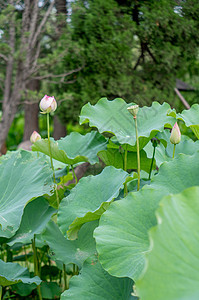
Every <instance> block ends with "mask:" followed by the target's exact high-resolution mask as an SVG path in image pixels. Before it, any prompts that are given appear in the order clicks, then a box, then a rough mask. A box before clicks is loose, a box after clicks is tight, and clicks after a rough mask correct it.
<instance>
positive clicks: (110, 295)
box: [60, 257, 136, 300]
mask: <svg viewBox="0 0 199 300" xmlns="http://www.w3.org/2000/svg"><path fill="white" fill-rule="evenodd" d="M132 292H133V281H132V280H131V279H129V278H116V277H113V276H111V275H109V274H108V273H107V272H106V271H105V270H104V269H103V268H102V267H101V265H100V263H99V262H98V261H97V258H96V257H91V258H89V259H88V260H87V261H86V262H85V263H84V265H83V268H82V271H81V274H80V275H78V276H74V277H73V278H72V279H71V280H70V284H69V290H66V291H65V292H64V293H63V294H62V295H61V299H60V300H69V299H71V300H79V299H81V300H91V299H95V300H105V299H106V300H116V299H118V300H119V299H125V300H133V299H136V298H134V297H133V296H132V295H131V293H132Z"/></svg>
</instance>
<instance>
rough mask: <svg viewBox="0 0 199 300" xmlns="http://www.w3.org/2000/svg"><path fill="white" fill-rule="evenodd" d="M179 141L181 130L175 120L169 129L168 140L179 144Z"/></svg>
mask: <svg viewBox="0 0 199 300" xmlns="http://www.w3.org/2000/svg"><path fill="white" fill-rule="evenodd" d="M180 141H181V132H180V128H179V126H178V123H177V122H176V123H175V124H174V126H173V128H172V130H171V136H170V142H171V143H172V144H174V145H176V144H179V143H180Z"/></svg>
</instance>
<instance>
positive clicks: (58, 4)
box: [53, 0, 67, 140]
mask: <svg viewBox="0 0 199 300" xmlns="http://www.w3.org/2000/svg"><path fill="white" fill-rule="evenodd" d="M66 3H67V2H66V0H55V8H56V10H57V16H58V22H57V39H58V38H59V36H60V35H61V33H62V29H63V28H64V27H65V26H66V15H67V9H66ZM53 127H54V132H53V137H54V139H55V140H59V139H60V138H61V137H64V136H66V126H64V125H63V124H62V123H61V122H60V120H59V118H58V116H57V115H55V116H54V119H53Z"/></svg>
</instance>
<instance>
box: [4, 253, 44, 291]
mask: <svg viewBox="0 0 199 300" xmlns="http://www.w3.org/2000/svg"><path fill="white" fill-rule="evenodd" d="M17 282H23V283H28V284H31V283H35V284H37V285H39V284H40V283H41V280H40V279H39V277H38V276H35V277H33V278H30V274H29V271H28V269H27V268H24V267H21V266H20V265H19V264H16V263H10V262H8V263H5V262H4V261H3V260H1V259H0V285H1V286H8V285H11V284H15V283H17Z"/></svg>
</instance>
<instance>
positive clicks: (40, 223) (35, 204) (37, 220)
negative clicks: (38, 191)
mask: <svg viewBox="0 0 199 300" xmlns="http://www.w3.org/2000/svg"><path fill="white" fill-rule="evenodd" d="M55 211H56V210H55V209H54V208H52V207H50V206H49V204H48V202H47V200H45V199H44V198H43V197H40V198H37V199H35V200H33V201H31V202H30V203H28V205H27V206H26V207H25V209H24V213H23V216H22V220H21V224H20V227H19V229H18V230H17V232H16V234H15V235H14V236H13V237H12V238H11V239H10V240H9V242H8V245H10V246H12V245H13V244H15V243H22V244H27V243H31V240H32V239H33V237H34V234H39V233H41V232H42V231H43V230H44V228H45V226H46V224H47V223H48V221H49V220H50V218H51V216H52V215H53V214H54V213H55Z"/></svg>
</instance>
